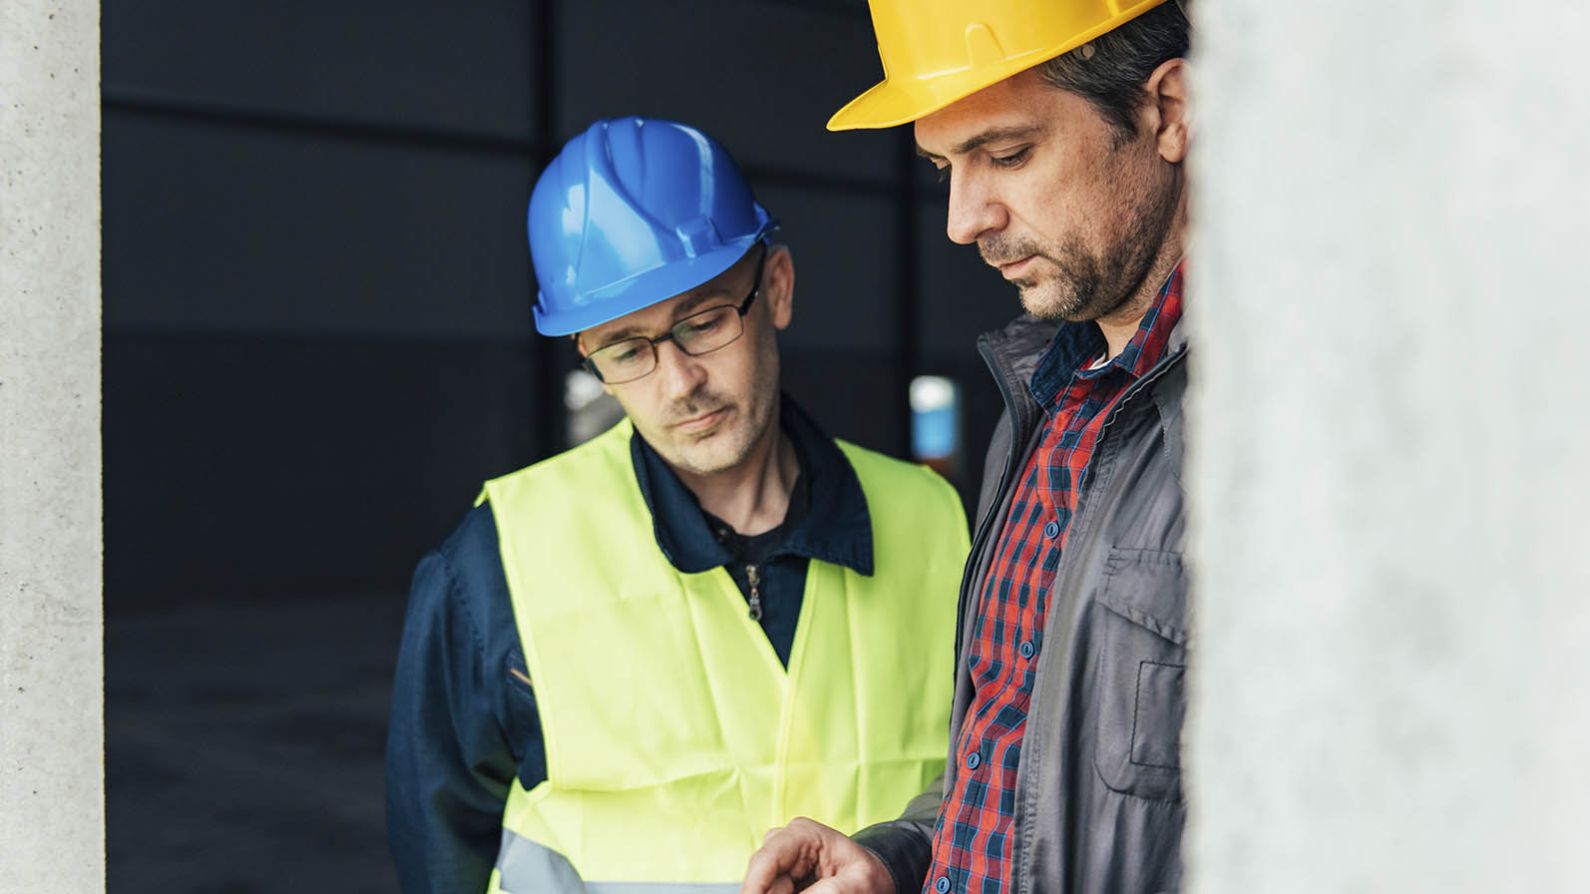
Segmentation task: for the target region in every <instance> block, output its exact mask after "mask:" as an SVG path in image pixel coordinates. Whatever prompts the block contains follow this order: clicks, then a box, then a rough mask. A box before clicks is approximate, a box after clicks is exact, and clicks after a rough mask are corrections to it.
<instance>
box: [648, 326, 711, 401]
mask: <svg viewBox="0 0 1590 894" xmlns="http://www.w3.org/2000/svg"><path fill="white" fill-rule="evenodd" d="M656 374H657V375H658V376H659V377H660V380H661V386H662V389H663V396H664V397H665V398H668V399H669V400H675V399H678V398H684V397H689V396H690V395H691V394H693V393H695V391H696V389H698V388H700V387H701V385H702V384H703V383H704V382H706V380H707V370H706V366H705V365H704V364H703V363H702V362H701V358H699V357H692V356H690V355H689V354H686V353H685V352H684V351H682V350H680V348H679V345H677V344H675V343H674V341H673V339H669V340H668V341H665V342H663V343H662V344H660V345H657V373H656Z"/></svg>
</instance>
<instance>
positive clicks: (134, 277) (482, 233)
mask: <svg viewBox="0 0 1590 894" xmlns="http://www.w3.org/2000/svg"><path fill="white" fill-rule="evenodd" d="M104 157H105V163H104V164H105V179H104V202H105V205H104V208H105V210H104V215H105V323H106V325H107V326H108V327H121V328H137V329H166V330H181V331H192V330H201V331H203V330H212V331H214V330H219V331H249V332H259V331H291V332H299V333H303V332H333V333H372V334H373V333H379V334H383V335H423V336H426V337H437V338H510V337H523V336H526V335H527V334H528V333H529V331H530V317H529V313H530V302H531V297H532V294H531V291H530V272H529V270H530V260H529V251H528V249H527V248H526V247H525V242H524V237H523V233H524V208H525V202H526V201H527V198H528V196H529V192H530V184H531V182H532V175H533V170H532V168H533V165H532V163H531V161H530V160H529V159H527V158H519V157H515V156H512V155H490V154H484V155H483V154H466V153H455V152H450V151H446V150H442V149H427V148H416V147H410V146H405V145H402V144H392V143H387V142H379V141H366V140H359V139H338V138H312V137H308V136H306V135H304V134H298V133H278V132H275V131H271V130H259V129H251V128H236V127H231V126H227V125H224V124H222V125H218V124H214V123H208V122H202V121H200V122H186V121H182V120H174V119H171V118H167V117H159V116H146V115H142V114H139V113H136V112H116V111H110V112H108V113H107V114H106V115H105V129H104Z"/></svg>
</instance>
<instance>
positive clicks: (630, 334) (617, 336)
mask: <svg viewBox="0 0 1590 894" xmlns="http://www.w3.org/2000/svg"><path fill="white" fill-rule="evenodd" d="M728 294H729V293H728V292H726V291H722V290H718V289H714V290H712V291H709V292H701V293H698V294H696V295H693V296H691V297H690V298H687V299H685V300H684V301H681V302H679V303H678V304H677V305H675V306H674V322H675V323H677V322H679V320H680V318H681V317H687V316H689V315H690V312H691V311H693V310H695V309H696V308H698V307H700V306H701V305H702V303H703V302H705V301H706V300H707V299H709V298H723V297H725V296H727V295H728ZM637 337H639V338H651V336H650V335H648V334H647V333H646V332H645V331H643V330H642V329H641V327H639V326H634V325H631V326H625V327H623V328H622V329H615V330H613V331H612V332H609V333H607V334H606V336H605V337H604V338H603V339H602V343H601V345H599V346H598V347H595V348H592V349H591V350H593V351H600V350H601V349H602V348H605V347H607V346H608V345H611V344H615V343H617V342H621V341H623V340H624V339H626V338H637Z"/></svg>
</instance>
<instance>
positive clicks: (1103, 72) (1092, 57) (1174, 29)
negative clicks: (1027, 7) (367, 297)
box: [1038, 2, 1190, 148]
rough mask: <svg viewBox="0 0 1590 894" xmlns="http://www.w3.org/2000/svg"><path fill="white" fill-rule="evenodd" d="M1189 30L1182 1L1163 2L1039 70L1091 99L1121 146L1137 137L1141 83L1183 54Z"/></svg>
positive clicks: (1057, 84)
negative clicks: (1167, 62)
mask: <svg viewBox="0 0 1590 894" xmlns="http://www.w3.org/2000/svg"><path fill="white" fill-rule="evenodd" d="M1189 31H1190V29H1189V27H1188V24H1187V16H1186V15H1185V14H1183V13H1182V10H1181V5H1180V3H1179V2H1169V3H1164V4H1161V5H1160V6H1156V7H1154V8H1153V9H1151V10H1149V11H1148V12H1145V13H1143V14H1142V15H1140V16H1138V17H1137V18H1135V19H1133V20H1131V21H1130V22H1127V23H1126V24H1124V25H1122V26H1121V27H1119V28H1116V29H1115V30H1114V31H1111V32H1109V33H1107V34H1104V35H1102V36H1100V37H1096V38H1094V39H1093V40H1091V41H1089V42H1088V43H1085V44H1083V45H1082V46H1080V47H1077V48H1076V49H1074V50H1072V51H1070V52H1068V53H1063V54H1061V55H1059V56H1056V57H1055V58H1053V59H1050V60H1049V61H1048V62H1045V63H1043V64H1041V65H1039V66H1038V73H1039V74H1040V75H1042V76H1043V79H1044V80H1045V81H1046V82H1048V83H1049V85H1050V86H1051V87H1058V88H1060V89H1061V90H1066V91H1069V92H1071V93H1075V94H1076V95H1078V96H1080V97H1082V98H1083V99H1085V100H1087V101H1088V102H1090V103H1092V104H1093V107H1094V108H1096V109H1098V111H1099V114H1100V115H1102V116H1103V117H1104V120H1105V121H1106V122H1108V123H1109V124H1110V126H1111V127H1112V128H1113V129H1114V130H1115V145H1116V147H1117V148H1119V147H1121V146H1124V145H1125V144H1126V143H1128V142H1130V141H1131V140H1132V138H1133V137H1135V136H1137V110H1138V107H1139V106H1141V105H1142V104H1143V84H1145V83H1146V82H1147V81H1148V76H1149V75H1151V74H1153V73H1154V69H1156V68H1158V67H1159V66H1160V65H1161V64H1163V63H1164V62H1166V61H1168V60H1170V59H1178V58H1181V57H1184V56H1186V55H1187V48H1188V43H1189V36H1188V35H1189Z"/></svg>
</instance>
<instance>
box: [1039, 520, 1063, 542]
mask: <svg viewBox="0 0 1590 894" xmlns="http://www.w3.org/2000/svg"><path fill="white" fill-rule="evenodd" d="M1043 536H1045V537H1047V538H1049V539H1050V540H1053V539H1055V538H1056V537H1059V536H1060V523H1059V522H1056V521H1052V522H1050V523H1048V524H1047V525H1044V526H1043Z"/></svg>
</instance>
